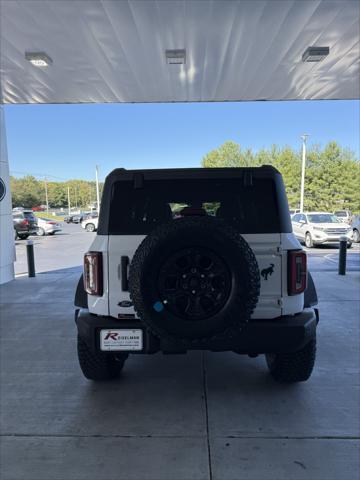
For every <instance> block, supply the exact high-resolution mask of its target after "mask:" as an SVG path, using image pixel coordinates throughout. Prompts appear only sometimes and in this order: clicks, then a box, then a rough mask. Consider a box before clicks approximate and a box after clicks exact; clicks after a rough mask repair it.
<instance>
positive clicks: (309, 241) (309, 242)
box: [305, 232, 314, 248]
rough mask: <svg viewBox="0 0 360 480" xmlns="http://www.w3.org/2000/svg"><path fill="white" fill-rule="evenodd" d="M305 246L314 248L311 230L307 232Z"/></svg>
mask: <svg viewBox="0 0 360 480" xmlns="http://www.w3.org/2000/svg"><path fill="white" fill-rule="evenodd" d="M305 246H306V247H307V248H312V247H313V246H314V242H313V239H312V237H311V233H309V232H306V234H305Z"/></svg>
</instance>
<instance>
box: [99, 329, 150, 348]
mask: <svg viewBox="0 0 360 480" xmlns="http://www.w3.org/2000/svg"><path fill="white" fill-rule="evenodd" d="M142 348H143V332H142V330H124V329H111V330H110V329H109V330H100V349H101V350H103V351H111V350H142Z"/></svg>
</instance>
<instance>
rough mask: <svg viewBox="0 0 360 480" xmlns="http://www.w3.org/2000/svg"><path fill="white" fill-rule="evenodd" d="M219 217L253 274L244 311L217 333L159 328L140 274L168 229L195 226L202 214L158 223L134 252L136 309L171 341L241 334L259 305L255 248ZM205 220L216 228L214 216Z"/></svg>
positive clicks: (132, 294)
mask: <svg viewBox="0 0 360 480" xmlns="http://www.w3.org/2000/svg"><path fill="white" fill-rule="evenodd" d="M216 221H217V223H218V227H219V228H221V231H222V234H223V235H224V237H225V236H227V237H229V238H230V239H232V240H233V241H235V242H236V243H237V244H238V245H239V248H240V249H241V252H242V254H243V255H244V256H245V258H246V262H247V264H248V267H249V277H250V288H249V291H248V301H247V302H246V305H244V304H243V303H240V302H239V312H241V314H240V315H239V317H238V318H234V320H233V323H232V324H231V325H230V326H229V327H228V328H226V329H224V330H223V331H222V332H221V333H216V334H215V335H211V336H205V337H201V338H188V337H186V338H181V337H175V336H173V335H171V334H169V333H168V332H167V331H166V330H164V329H162V328H158V326H157V325H156V324H154V323H153V322H151V321H150V322H149V321H148V319H147V315H146V313H145V309H143V308H142V306H143V302H142V298H141V280H140V279H141V275H140V274H139V272H140V271H141V266H142V265H143V263H144V261H145V259H146V257H147V256H148V254H149V252H150V251H151V250H152V249H153V248H154V247H155V246H156V245H157V244H158V242H159V241H160V240H163V238H164V237H166V236H167V234H168V233H171V235H173V234H174V230H175V231H176V234H177V235H180V234H181V231H182V230H183V229H187V228H189V227H191V226H194V227H198V225H199V222H198V218H195V217H193V218H192V217H188V218H186V222H181V221H176V222H170V223H165V224H163V225H160V226H159V227H157V228H156V229H155V230H154V231H153V232H151V234H150V235H148V236H147V237H145V238H144V240H143V241H142V242H141V244H140V245H139V247H138V248H137V250H136V252H135V254H134V256H133V259H132V262H131V266H130V275H129V292H130V299H131V300H132V302H133V304H134V309H135V311H136V313H137V315H138V317H139V318H140V319H141V320H142V321H143V322H144V324H145V325H146V326H147V328H148V329H149V330H150V331H151V332H152V333H153V334H154V335H155V336H157V337H159V338H163V339H166V340H169V341H170V342H171V341H172V342H173V341H176V342H183V343H185V344H186V345H189V344H196V345H199V344H201V343H202V342H204V343H208V342H209V341H212V340H221V339H229V338H231V337H233V336H235V335H237V334H239V332H240V331H241V330H242V328H243V326H244V325H245V324H246V323H248V322H249V320H250V317H251V315H252V313H253V311H254V309H255V307H256V305H257V302H258V299H259V294H260V272H259V267H258V263H257V260H256V257H255V255H254V253H253V251H252V249H251V248H250V246H249V245H248V243H247V242H246V240H245V239H244V238H243V237H242V236H241V235H240V234H239V233H238V232H237V231H236V230H235V229H234V228H233V227H231V226H230V225H229V224H228V223H226V222H225V221H223V220H221V219H218V218H217V219H216ZM202 222H203V225H204V226H206V223H208V224H209V227H211V228H214V219H213V218H211V219H208V218H206V217H205V218H202ZM239 318H241V321H239Z"/></svg>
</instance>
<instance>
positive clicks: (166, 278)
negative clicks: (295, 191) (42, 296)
mask: <svg viewBox="0 0 360 480" xmlns="http://www.w3.org/2000/svg"><path fill="white" fill-rule="evenodd" d="M316 303H317V297H316V291H315V287H314V285H313V282H312V279H311V276H310V275H308V273H307V267H306V254H305V252H303V251H302V249H301V246H300V244H299V242H298V240H297V239H296V238H295V236H294V235H293V233H292V227H291V221H290V216H289V209H288V204H287V199H286V194H285V189H284V185H283V181H282V178H281V175H280V174H279V172H278V171H277V170H275V169H274V168H273V167H269V166H264V167H260V168H227V169H179V170H141V171H136V170H134V171H131V170H130V171H128V170H124V169H117V170H114V171H113V172H112V173H111V174H110V175H109V176H108V177H107V179H106V182H105V185H104V192H103V198H102V203H101V212H100V216H99V225H98V230H97V235H96V237H95V240H94V241H93V243H92V246H91V249H90V251H89V252H87V253H86V254H85V257H84V274H83V278H81V279H80V281H79V284H78V288H77V292H76V295H75V304H76V306H77V307H78V308H77V310H76V314H75V320H76V324H77V328H78V357H79V363H80V367H81V369H82V371H83V373H84V375H85V377H87V378H89V379H93V380H104V379H110V378H115V377H117V376H118V375H119V374H120V371H121V369H122V368H123V365H124V363H125V360H126V359H127V357H128V355H129V354H151V353H155V352H159V351H161V352H163V353H186V352H187V351H188V350H210V351H234V352H237V353H239V354H247V355H250V356H257V355H259V354H265V356H266V360H267V365H268V367H269V370H270V373H271V374H272V376H273V377H274V378H275V379H276V380H278V381H281V382H297V381H304V380H307V379H308V378H309V377H310V375H311V372H312V369H313V366H314V361H315V352H316V325H317V322H318V311H317V309H315V308H314V305H316Z"/></svg>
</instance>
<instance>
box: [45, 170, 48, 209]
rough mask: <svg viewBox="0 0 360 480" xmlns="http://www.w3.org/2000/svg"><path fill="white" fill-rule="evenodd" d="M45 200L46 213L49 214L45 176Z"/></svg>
mask: <svg viewBox="0 0 360 480" xmlns="http://www.w3.org/2000/svg"><path fill="white" fill-rule="evenodd" d="M45 202H46V214H47V215H49V197H48V189H47V178H46V177H45Z"/></svg>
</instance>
